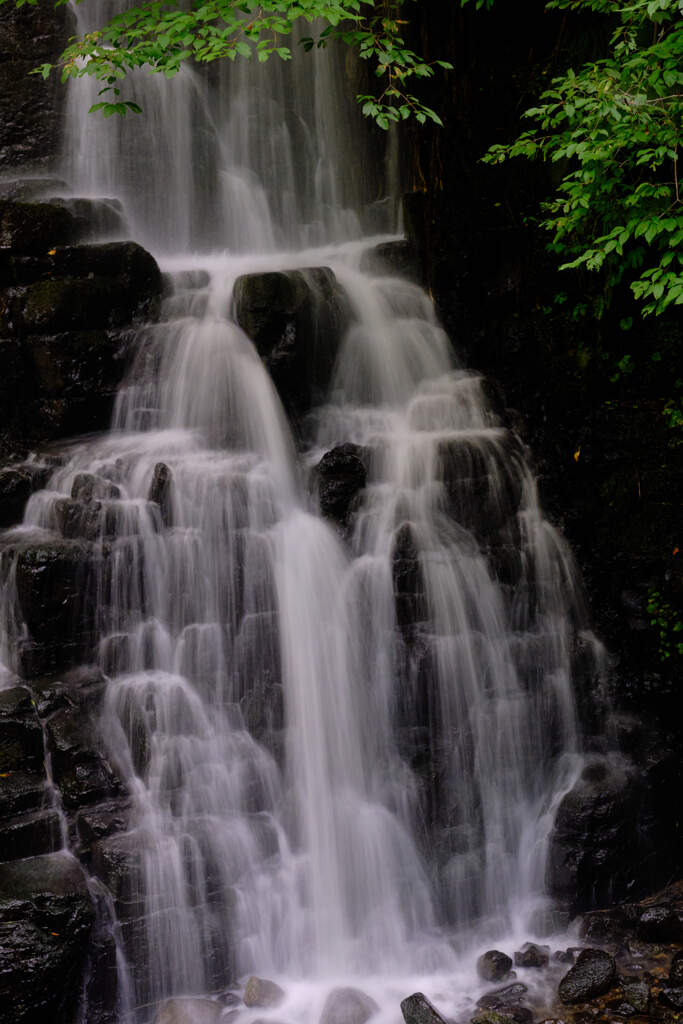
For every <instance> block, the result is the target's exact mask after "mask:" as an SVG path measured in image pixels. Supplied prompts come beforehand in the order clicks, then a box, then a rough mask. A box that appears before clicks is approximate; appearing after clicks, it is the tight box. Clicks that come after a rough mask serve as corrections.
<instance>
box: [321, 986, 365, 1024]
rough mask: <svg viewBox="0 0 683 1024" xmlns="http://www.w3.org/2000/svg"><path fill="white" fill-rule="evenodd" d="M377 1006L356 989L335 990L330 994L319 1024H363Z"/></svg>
mask: <svg viewBox="0 0 683 1024" xmlns="http://www.w3.org/2000/svg"><path fill="white" fill-rule="evenodd" d="M378 1010H379V1006H378V1005H377V1003H376V1002H375V1000H374V999H372V998H371V997H370V996H369V995H366V993H365V992H361V991H360V989H357V988H335V989H333V990H332V992H330V994H329V995H328V997H327V999H326V1000H325V1005H324V1007H323V1011H322V1014H321V1015H320V1024H365V1022H366V1021H367V1020H369V1019H370V1017H372V1016H373V1014H375V1013H377V1011H378Z"/></svg>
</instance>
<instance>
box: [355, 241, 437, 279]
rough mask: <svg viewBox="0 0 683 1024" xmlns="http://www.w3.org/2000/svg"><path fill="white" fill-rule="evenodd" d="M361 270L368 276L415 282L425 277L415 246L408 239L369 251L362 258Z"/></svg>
mask: <svg viewBox="0 0 683 1024" xmlns="http://www.w3.org/2000/svg"><path fill="white" fill-rule="evenodd" d="M360 269H361V271H363V272H364V273H368V274H377V275H384V276H391V277H404V278H406V279H407V280H408V281H415V282H420V281H421V280H422V277H423V271H422V267H421V264H420V260H419V258H418V254H417V249H416V248H415V244H414V243H413V242H411V241H409V240H408V239H407V238H402V239H399V240H397V241H395V242H381V243H380V244H379V245H375V246H373V247H372V249H368V250H367V251H366V252H364V253H363V255H362V257H361V261H360Z"/></svg>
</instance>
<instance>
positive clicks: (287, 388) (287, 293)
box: [234, 267, 349, 415]
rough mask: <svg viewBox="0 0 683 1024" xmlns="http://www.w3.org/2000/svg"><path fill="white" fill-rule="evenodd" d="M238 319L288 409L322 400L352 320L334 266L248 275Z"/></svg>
mask: <svg viewBox="0 0 683 1024" xmlns="http://www.w3.org/2000/svg"><path fill="white" fill-rule="evenodd" d="M234 304H235V318H236V320H237V322H238V324H239V325H240V327H241V328H242V330H243V331H244V333H245V334H246V335H247V336H248V337H249V338H251V340H252V341H253V343H254V345H255V346H256V349H257V351H258V353H259V355H260V356H261V358H262V359H263V362H264V363H265V365H266V367H267V368H268V370H269V372H270V375H271V377H272V378H273V382H274V384H275V387H276V388H277V390H278V393H279V395H280V398H281V399H282V401H283V403H284V404H285V406H286V407H287V408H288V410H289V411H290V412H291V413H293V414H295V415H300V414H302V413H305V412H307V411H308V410H309V409H311V408H312V407H313V406H314V405H318V404H319V403H320V402H322V401H323V400H324V399H325V398H326V396H327V393H328V391H329V387H330V383H331V379H332V370H333V368H334V364H335V360H336V358H337V353H338V351H339V347H340V344H341V340H342V337H343V335H344V332H345V330H346V326H347V324H348V322H349V309H348V302H347V299H346V296H345V294H344V292H343V291H342V289H341V288H340V286H339V285H338V283H337V279H336V277H335V276H334V274H333V273H332V271H331V270H330V269H329V268H328V267H313V268H311V269H307V270H291V271H287V272H276V273H265V274H246V275H244V276H242V277H238V278H237V281H236V282H235V290H234Z"/></svg>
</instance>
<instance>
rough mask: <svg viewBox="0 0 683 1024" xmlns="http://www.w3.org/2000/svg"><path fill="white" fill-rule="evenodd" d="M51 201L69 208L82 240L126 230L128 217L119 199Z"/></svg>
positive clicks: (116, 233)
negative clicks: (126, 217)
mask: <svg viewBox="0 0 683 1024" xmlns="http://www.w3.org/2000/svg"><path fill="white" fill-rule="evenodd" d="M50 202H51V203H52V204H53V205H57V206H63V207H64V209H65V210H68V212H69V213H70V214H71V216H72V217H73V218H74V221H75V222H76V226H77V232H78V238H79V239H80V240H82V241H86V240H88V239H96V238H102V237H103V236H106V235H110V236H111V235H121V234H123V233H124V232H125V231H126V219H125V216H124V212H123V206H122V204H121V201H120V200H119V199H80V198H75V199H71V198H69V199H62V198H52V199H51V200H50Z"/></svg>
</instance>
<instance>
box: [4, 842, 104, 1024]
mask: <svg viewBox="0 0 683 1024" xmlns="http://www.w3.org/2000/svg"><path fill="white" fill-rule="evenodd" d="M93 916H94V915H93V907H92V903H91V899H90V895H89V892H88V887H87V883H86V879H85V875H84V873H83V870H82V869H81V867H80V866H79V864H78V862H77V861H76V860H75V859H74V858H73V857H71V856H70V855H68V854H64V853H53V854H49V855H47V856H42V857H30V858H28V859H26V860H18V861H13V862H11V863H7V864H2V865H0V964H1V965H2V966H1V967H0V993H1V994H2V999H3V1003H4V1005H6V1006H8V1005H11V1007H12V1016H11V1019H12V1021H13V1024H36V1022H38V1021H43V1020H44V1021H48V1020H54V1021H56V1020H64V1021H66V1020H71V1019H72V1014H73V1013H74V1010H75V1006H76V1003H77V1000H78V997H79V995H80V992H81V985H82V979H83V972H84V970H85V963H86V958H87V952H88V943H89V937H90V932H91V928H92V924H93Z"/></svg>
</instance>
